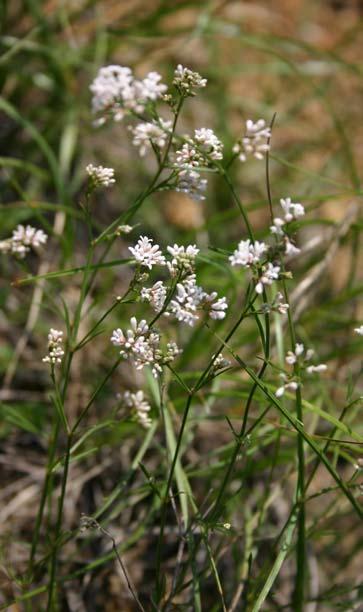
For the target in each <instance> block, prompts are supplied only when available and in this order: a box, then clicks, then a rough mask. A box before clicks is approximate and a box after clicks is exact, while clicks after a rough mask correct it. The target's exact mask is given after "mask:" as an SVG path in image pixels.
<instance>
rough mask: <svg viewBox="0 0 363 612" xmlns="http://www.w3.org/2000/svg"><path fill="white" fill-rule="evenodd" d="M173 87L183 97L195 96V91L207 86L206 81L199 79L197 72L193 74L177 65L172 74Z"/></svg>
mask: <svg viewBox="0 0 363 612" xmlns="http://www.w3.org/2000/svg"><path fill="white" fill-rule="evenodd" d="M173 85H175V87H176V88H177V89H178V90H179V92H180V93H181V94H182V95H183V96H195V89H201V88H203V87H205V86H206V85H207V79H204V78H202V77H201V75H200V74H199V73H198V72H193V70H190V69H189V68H185V67H184V66H182V65H181V64H178V66H177V67H176V70H175V72H174V80H173Z"/></svg>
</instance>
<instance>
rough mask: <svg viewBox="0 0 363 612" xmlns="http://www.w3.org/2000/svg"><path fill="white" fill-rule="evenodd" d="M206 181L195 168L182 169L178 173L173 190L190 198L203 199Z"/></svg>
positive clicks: (198, 200)
mask: <svg viewBox="0 0 363 612" xmlns="http://www.w3.org/2000/svg"><path fill="white" fill-rule="evenodd" d="M207 185H208V181H207V179H204V178H202V177H201V175H200V173H199V172H197V171H196V170H182V171H181V172H179V174H178V182H177V185H176V187H175V191H179V192H181V193H186V194H187V195H189V196H190V197H191V198H192V200H195V201H196V202H200V201H201V200H205V195H204V194H205V191H206V190H207Z"/></svg>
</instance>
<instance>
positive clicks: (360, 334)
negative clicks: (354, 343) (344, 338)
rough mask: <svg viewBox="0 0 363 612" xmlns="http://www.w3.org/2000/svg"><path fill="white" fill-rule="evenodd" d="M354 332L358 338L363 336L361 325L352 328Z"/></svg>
mask: <svg viewBox="0 0 363 612" xmlns="http://www.w3.org/2000/svg"><path fill="white" fill-rule="evenodd" d="M354 332H355V333H356V334H358V336H363V325H360V326H359V327H355V328H354Z"/></svg>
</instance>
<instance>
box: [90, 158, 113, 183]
mask: <svg viewBox="0 0 363 612" xmlns="http://www.w3.org/2000/svg"><path fill="white" fill-rule="evenodd" d="M86 172H87V174H88V176H89V177H90V180H91V183H92V185H93V187H110V185H113V184H114V183H115V178H114V174H115V171H114V169H113V168H104V167H103V166H93V165H92V164H88V166H86Z"/></svg>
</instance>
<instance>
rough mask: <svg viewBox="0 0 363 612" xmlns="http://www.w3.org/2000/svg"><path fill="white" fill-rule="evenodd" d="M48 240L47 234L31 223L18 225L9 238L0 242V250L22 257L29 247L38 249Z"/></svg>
mask: <svg viewBox="0 0 363 612" xmlns="http://www.w3.org/2000/svg"><path fill="white" fill-rule="evenodd" d="M47 240H48V236H47V234H45V233H44V232H43V230H41V229H36V228H35V227H32V226H31V225H27V226H24V225H18V226H17V228H16V229H15V230H14V231H13V234H12V236H11V238H8V239H7V240H2V241H1V242H0V252H2V253H11V254H12V255H15V256H16V257H18V258H19V259H24V257H25V256H26V254H27V253H29V251H30V250H31V249H38V248H39V247H41V246H42V245H44V244H45V243H46V242H47Z"/></svg>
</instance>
